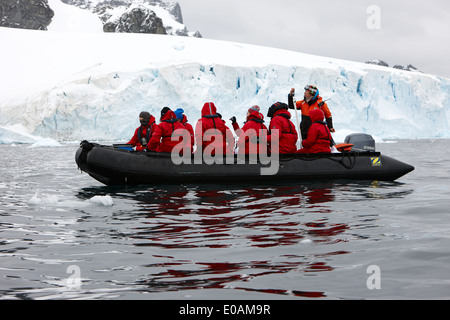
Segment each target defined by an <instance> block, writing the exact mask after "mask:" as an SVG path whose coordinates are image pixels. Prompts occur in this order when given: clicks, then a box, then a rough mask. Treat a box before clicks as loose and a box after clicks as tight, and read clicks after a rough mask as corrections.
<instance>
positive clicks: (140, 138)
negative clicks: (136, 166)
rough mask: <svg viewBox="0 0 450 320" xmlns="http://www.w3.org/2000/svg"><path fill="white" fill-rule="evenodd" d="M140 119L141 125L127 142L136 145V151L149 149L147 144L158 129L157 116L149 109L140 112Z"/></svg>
mask: <svg viewBox="0 0 450 320" xmlns="http://www.w3.org/2000/svg"><path fill="white" fill-rule="evenodd" d="M139 121H140V123H141V126H140V127H138V128H136V130H135V131H134V135H133V137H132V138H131V140H130V141H128V143H127V144H131V145H132V146H133V147H136V151H143V150H146V149H147V144H148V142H149V141H150V139H151V137H152V135H153V133H154V132H155V129H156V126H157V125H156V123H155V117H154V116H152V115H151V114H150V113H148V112H147V111H142V112H141V113H140V114H139Z"/></svg>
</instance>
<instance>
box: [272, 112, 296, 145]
mask: <svg viewBox="0 0 450 320" xmlns="http://www.w3.org/2000/svg"><path fill="white" fill-rule="evenodd" d="M290 118H291V114H290V113H289V111H287V110H286V109H280V110H278V111H276V112H275V113H274V115H273V117H272V120H271V121H270V125H269V129H270V132H271V135H270V136H269V137H268V140H269V142H270V143H271V144H273V143H274V141H273V139H272V138H273V130H275V129H278V130H279V131H278V132H279V137H280V138H279V139H280V140H279V152H280V153H295V152H297V146H296V143H297V139H298V134H297V130H296V129H295V125H294V124H293V123H292V121H291V120H290Z"/></svg>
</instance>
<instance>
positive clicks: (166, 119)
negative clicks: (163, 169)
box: [148, 107, 184, 153]
mask: <svg viewBox="0 0 450 320" xmlns="http://www.w3.org/2000/svg"><path fill="white" fill-rule="evenodd" d="M177 129H184V126H183V125H182V124H181V123H180V122H179V121H178V118H177V116H176V115H175V113H174V112H173V111H172V110H170V109H169V108H168V107H164V108H163V109H162V110H161V123H160V124H158V125H157V126H156V129H155V132H154V133H153V135H152V137H151V139H150V142H149V143H148V149H149V150H151V151H156V152H168V153H170V152H172V149H173V148H174V147H175V146H176V145H177V144H179V143H180V141H179V140H180V139H176V140H175V141H172V133H173V132H174V131H175V130H177Z"/></svg>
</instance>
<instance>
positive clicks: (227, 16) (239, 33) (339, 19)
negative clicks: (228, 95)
mask: <svg viewBox="0 0 450 320" xmlns="http://www.w3.org/2000/svg"><path fill="white" fill-rule="evenodd" d="M173 1H177V2H179V3H180V5H181V10H182V13H183V19H184V24H185V25H186V26H187V28H188V29H189V31H196V30H198V31H200V33H201V34H202V35H203V37H204V38H208V39H217V40H226V41H235V42H243V43H250V44H256V45H263V46H269V47H276V48H282V49H288V50H294V51H298V52H303V53H309V54H315V55H321V56H326V57H333V58H339V59H345V60H352V61H359V62H366V61H368V60H373V59H379V60H384V61H386V62H387V63H388V64H389V66H394V65H396V64H401V65H408V64H412V65H414V66H415V67H417V68H418V69H419V70H421V71H423V72H425V73H430V74H436V75H440V76H445V77H448V78H450V63H449V60H450V59H449V57H450V1H449V0H429V1H417V0H416V1H406V0H389V1H388V0H314V1H304V0H173Z"/></svg>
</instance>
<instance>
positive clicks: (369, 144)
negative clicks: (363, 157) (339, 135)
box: [345, 133, 375, 152]
mask: <svg viewBox="0 0 450 320" xmlns="http://www.w3.org/2000/svg"><path fill="white" fill-rule="evenodd" d="M345 143H350V144H353V147H352V151H357V152H371V151H372V152H373V151H375V140H374V139H373V138H372V136H371V135H370V134H365V133H352V134H349V135H348V136H347V137H345Z"/></svg>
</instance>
